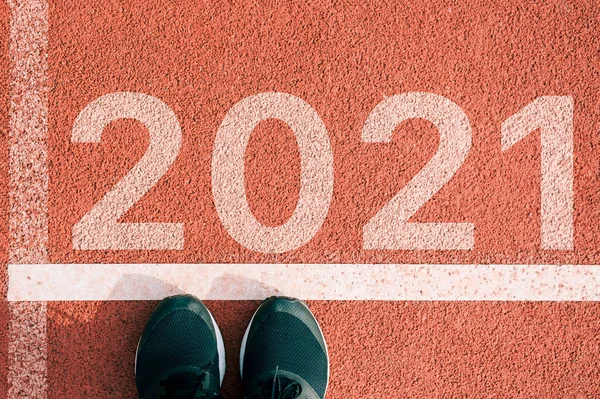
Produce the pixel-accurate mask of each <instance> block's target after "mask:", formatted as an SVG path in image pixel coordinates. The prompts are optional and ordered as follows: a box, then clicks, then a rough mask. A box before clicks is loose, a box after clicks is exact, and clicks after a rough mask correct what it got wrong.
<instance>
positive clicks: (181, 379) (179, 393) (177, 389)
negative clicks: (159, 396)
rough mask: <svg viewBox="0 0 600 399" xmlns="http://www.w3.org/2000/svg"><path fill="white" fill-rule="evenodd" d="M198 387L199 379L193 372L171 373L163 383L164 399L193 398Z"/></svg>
mask: <svg viewBox="0 0 600 399" xmlns="http://www.w3.org/2000/svg"><path fill="white" fill-rule="evenodd" d="M199 387H200V379H199V378H198V376H197V375H196V374H194V373H189V372H183V373H176V374H172V375H170V376H169V377H168V378H167V381H166V382H165V385H164V392H165V396H164V397H165V398H166V399H193V398H194V397H195V395H196V392H197V391H198V388H199Z"/></svg>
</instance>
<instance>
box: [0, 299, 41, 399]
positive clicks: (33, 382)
mask: <svg viewBox="0 0 600 399" xmlns="http://www.w3.org/2000/svg"><path fill="white" fill-rule="evenodd" d="M9 307H10V312H11V322H10V328H9V340H10V341H9V343H10V344H9V346H8V355H9V359H10V361H11V363H10V367H9V369H8V381H9V383H10V384H9V387H8V398H10V399H12V398H32V399H42V398H46V397H47V394H46V392H47V385H46V377H47V376H46V373H47V370H46V360H47V359H46V356H47V351H46V302H11V303H9Z"/></svg>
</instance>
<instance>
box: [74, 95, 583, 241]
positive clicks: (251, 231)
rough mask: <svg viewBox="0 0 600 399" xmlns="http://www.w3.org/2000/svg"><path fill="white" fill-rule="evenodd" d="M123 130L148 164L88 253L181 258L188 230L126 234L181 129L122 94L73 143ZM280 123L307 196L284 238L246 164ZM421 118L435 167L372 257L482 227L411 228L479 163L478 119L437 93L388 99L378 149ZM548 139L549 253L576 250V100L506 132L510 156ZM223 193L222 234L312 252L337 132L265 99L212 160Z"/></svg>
mask: <svg viewBox="0 0 600 399" xmlns="http://www.w3.org/2000/svg"><path fill="white" fill-rule="evenodd" d="M121 118H131V119H136V120H138V121H140V122H141V123H143V124H144V125H145V126H146V127H147V128H148V130H149V133H150V144H149V146H148V149H147V151H146V153H145V154H144V156H143V157H142V158H141V159H140V161H139V162H138V163H137V164H136V165H135V166H134V167H133V168H132V169H131V170H130V171H129V173H127V175H125V177H123V179H122V180H120V181H119V182H118V183H117V184H116V185H115V186H114V187H113V188H112V189H111V190H110V191H109V192H107V193H106V194H105V195H104V197H102V199H101V200H100V201H99V202H97V203H96V204H95V205H94V207H93V208H92V209H91V210H90V211H89V212H88V213H87V214H86V215H84V216H83V218H82V219H81V220H80V221H79V222H78V223H77V224H75V226H74V227H73V247H74V249H77V250H135V249H138V250H142V249H155V250H173V249H174V250H181V249H183V247H184V234H183V224H182V223H118V219H119V218H120V217H121V216H122V215H124V214H125V213H126V212H127V210H129V209H130V208H131V207H132V206H133V205H134V204H135V203H136V202H137V201H138V200H139V199H140V198H141V197H142V196H143V195H144V194H145V193H147V192H148V191H149V190H150V189H151V188H152V186H154V184H156V183H157V182H158V180H160V178H161V177H162V176H163V175H164V174H165V173H166V172H167V170H168V169H169V168H170V166H171V165H172V164H173V162H174V161H175V159H176V157H177V155H178V153H179V150H180V147H181V139H182V138H181V127H180V125H179V122H178V120H177V117H176V115H175V113H174V112H173V110H172V109H171V108H170V107H169V106H168V105H167V104H165V103H164V102H162V101H161V100H159V99H157V98H155V97H152V96H149V95H146V94H142V93H133V92H118V93H111V94H107V95H104V96H102V97H100V98H98V99H96V100H94V101H92V102H91V103H90V104H88V105H87V106H86V107H85V108H84V109H83V110H82V111H81V113H80V114H79V115H78V117H77V119H76V120H75V124H74V126H73V130H72V136H71V139H72V141H73V142H77V143H95V142H99V141H100V140H101V136H102V132H103V130H104V128H105V127H106V126H107V125H108V124H109V123H111V122H112V121H114V120H117V119H121ZM271 118H275V119H279V120H281V121H283V122H285V123H286V124H287V125H288V126H289V127H290V129H291V130H292V131H293V133H294V135H295V137H296V142H297V145H298V150H299V153H300V192H299V198H298V202H297V204H296V209H295V211H294V213H293V214H292V216H291V217H290V218H289V220H287V221H286V222H285V223H283V224H282V225H280V226H276V227H270V226H265V225H263V224H262V223H260V222H259V221H258V220H257V219H256V218H255V217H254V216H253V215H252V212H251V211H250V207H249V205H248V201H247V198H246V191H245V186H244V154H245V152H246V147H247V145H248V142H249V139H250V136H251V134H252V131H253V130H254V128H255V127H256V126H257V125H258V124H259V123H260V122H261V121H262V120H265V119H271ZM414 118H420V119H425V120H427V121H429V122H431V123H432V124H433V125H435V126H436V127H437V129H438V132H439V135H440V141H439V147H438V149H437V152H436V153H435V155H434V156H433V157H432V158H431V159H430V160H429V162H428V163H427V164H426V165H425V166H424V167H423V169H421V171H419V173H417V174H416V175H415V176H414V177H413V178H412V179H411V180H410V181H409V182H408V183H407V184H406V185H405V186H404V187H403V188H402V189H401V190H400V191H399V192H398V193H397V194H396V195H395V196H394V197H393V198H392V199H391V200H390V201H389V202H388V203H387V204H386V205H384V206H383V208H382V209H381V210H380V211H379V212H378V213H377V214H376V215H375V216H374V217H373V218H372V219H371V220H369V221H368V222H367V223H366V224H365V225H364V227H363V247H364V249H371V250H377V249H379V250H417V249H425V250H470V249H473V247H474V225H473V224H472V223H410V222H408V220H409V219H410V217H411V216H413V215H414V214H415V213H416V212H417V210H418V209H419V208H421V207H422V206H423V205H424V204H425V203H426V202H427V201H429V199H430V198H431V197H433V195H434V194H435V193H437V192H438V191H439V190H440V189H441V188H442V187H443V186H444V185H445V184H446V183H448V182H449V181H450V180H451V179H452V177H453V176H454V174H455V173H456V172H457V171H458V169H460V167H461V166H462V164H463V163H464V162H465V160H466V159H467V156H468V154H469V151H470V149H471V141H472V132H471V125H470V123H469V119H468V118H467V116H466V115H465V113H464V112H463V111H462V109H461V108H460V107H459V106H458V105H457V104H456V103H454V102H452V101H451V100H449V99H447V98H445V97H443V96H440V95H437V94H433V93H421V92H411V93H403V94H398V95H395V96H392V97H388V98H387V99H385V100H384V101H382V102H381V103H379V104H378V105H377V106H376V107H375V108H374V109H373V111H372V112H371V113H370V114H369V116H368V117H367V120H366V122H365V124H364V126H363V130H362V141H363V142H366V143H375V142H379V143H380V142H389V141H391V138H392V133H393V131H394V129H395V128H396V126H398V124H400V123H402V122H404V121H406V120H409V119H414ZM538 129H540V131H541V246H542V249H548V250H571V249H573V99H572V98H571V97H568V96H543V97H539V98H537V99H536V100H535V101H533V102H532V103H530V104H529V105H527V106H526V107H524V108H523V109H521V110H520V111H519V112H517V113H516V114H514V115H512V116H511V117H510V118H508V119H507V120H506V121H505V122H504V123H503V124H502V128H501V146H502V150H503V151H506V150H508V149H509V148H510V147H512V146H513V145H514V144H516V143H517V142H519V141H520V140H522V139H523V138H524V137H525V136H527V135H528V134H530V133H531V132H533V131H536V130H538ZM211 172H212V192H213V197H214V203H215V207H216V210H217V213H218V215H219V218H220V220H221V222H222V223H223V225H224V227H225V229H226V230H227V232H228V233H229V234H230V235H231V237H232V238H233V239H234V240H235V241H237V242H238V243H239V244H241V245H243V246H244V247H246V248H248V249H251V250H253V251H257V252H263V253H282V252H287V251H291V250H294V249H297V248H299V247H301V246H302V245H304V244H306V243H307V242H308V241H310V240H311V239H312V238H313V237H314V236H315V234H316V233H317V232H318V231H319V229H320V228H321V225H322V224H323V221H324V220H325V218H326V216H327V213H328V210H329V205H330V203H331V199H332V196H333V184H334V182H333V176H334V173H333V153H332V150H331V143H330V141H329V135H328V133H327V129H326V128H325V125H324V124H323V121H322V120H321V118H320V117H319V115H318V114H317V112H316V111H315V110H314V108H312V107H311V106H310V105H309V104H308V103H306V102H305V101H304V100H302V99H300V98H298V97H295V96H293V95H291V94H286V93H274V92H269V93H259V94H256V95H253V96H250V97H247V98H244V99H243V100H241V101H239V102H238V103H236V104H235V105H234V106H233V107H232V108H231V109H230V110H229V111H228V113H227V115H226V116H225V118H224V119H223V122H222V123H221V126H220V127H219V129H218V131H217V135H216V139H215V145H214V150H213V155H212V170H211Z"/></svg>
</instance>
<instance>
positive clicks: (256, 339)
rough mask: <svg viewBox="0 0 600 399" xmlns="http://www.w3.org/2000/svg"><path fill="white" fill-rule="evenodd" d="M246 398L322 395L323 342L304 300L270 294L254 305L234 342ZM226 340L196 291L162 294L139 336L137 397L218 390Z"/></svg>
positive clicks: (196, 396) (197, 396) (200, 397)
mask: <svg viewBox="0 0 600 399" xmlns="http://www.w3.org/2000/svg"><path fill="white" fill-rule="evenodd" d="M240 372H241V375H242V382H243V387H244V397H245V398H246V399H296V398H298V399H323V398H324V397H325V391H326V390H327V383H328V381H329V357H328V354H327V345H326V343H325V338H324V337H323V333H322V331H321V328H320V327H319V324H318V322H317V320H316V319H315V317H314V316H313V314H312V313H311V311H310V310H309V309H308V307H307V306H306V304H304V303H303V302H302V301H299V300H297V299H293V298H287V297H271V298H268V299H267V300H265V301H264V302H263V303H262V304H261V305H260V306H259V308H258V309H257V310H256V312H255V313H254V315H253V316H252V319H251V320H250V323H249V325H248V328H247V329H246V333H245V334H244V338H243V341H242V346H241V348H240ZM224 375H225V346H224V344H223V338H222V336H221V332H220V331H219V327H218V326H217V323H216V322H215V319H214V318H213V316H212V314H211V313H210V311H209V310H208V309H207V308H206V306H204V304H203V303H202V302H201V301H200V300H199V299H198V298H196V297H194V296H191V295H178V296H174V297H169V298H166V299H164V300H163V301H162V302H161V303H160V304H159V305H158V306H157V307H156V309H155V310H154V311H153V312H152V314H151V315H150V319H149V321H148V323H147V324H146V327H145V328H144V331H143V333H142V336H141V338H140V341H139V344H138V348H137V353H136V358H135V378H136V385H137V390H138V393H139V396H140V399H212V398H221V392H220V391H221V384H222V383H223V376H224Z"/></svg>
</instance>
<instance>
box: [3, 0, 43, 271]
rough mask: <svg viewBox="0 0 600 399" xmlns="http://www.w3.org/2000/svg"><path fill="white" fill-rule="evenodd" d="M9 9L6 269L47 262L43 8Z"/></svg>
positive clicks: (23, 3) (29, 0) (34, 0)
mask: <svg viewBox="0 0 600 399" xmlns="http://www.w3.org/2000/svg"><path fill="white" fill-rule="evenodd" d="M9 6H10V10H11V24H10V56H11V61H12V69H11V73H12V81H11V85H10V118H9V128H10V134H9V143H10V152H9V173H10V222H9V225H10V249H9V258H10V259H9V263H43V262H47V258H48V250H47V244H48V171H47V165H46V157H47V143H46V136H47V129H48V97H47V81H46V73H47V68H48V66H47V50H48V40H47V36H48V4H47V3H46V2H45V1H39V0H13V1H9Z"/></svg>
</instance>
